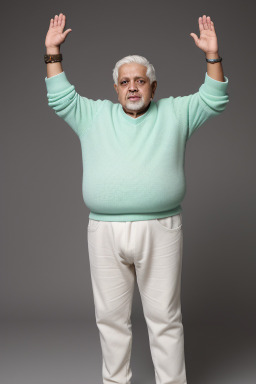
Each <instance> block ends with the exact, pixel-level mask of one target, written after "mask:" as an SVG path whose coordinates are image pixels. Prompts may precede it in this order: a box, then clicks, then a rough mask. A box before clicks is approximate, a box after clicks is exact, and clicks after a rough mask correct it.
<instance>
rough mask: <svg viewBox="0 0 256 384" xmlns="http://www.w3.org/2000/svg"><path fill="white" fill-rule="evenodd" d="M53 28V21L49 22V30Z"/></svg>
mask: <svg viewBox="0 0 256 384" xmlns="http://www.w3.org/2000/svg"><path fill="white" fill-rule="evenodd" d="M52 27H53V19H51V20H50V25H49V28H52Z"/></svg>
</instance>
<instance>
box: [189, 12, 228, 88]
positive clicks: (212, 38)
mask: <svg viewBox="0 0 256 384" xmlns="http://www.w3.org/2000/svg"><path fill="white" fill-rule="evenodd" d="M198 25H199V31H200V38H198V37H197V35H196V34H195V33H190V36H192V37H193V39H194V42H195V44H196V46H197V47H198V48H200V49H202V51H203V52H204V53H205V57H206V59H218V58H219V53H218V41H217V35H216V31H215V27H214V23H213V21H212V20H211V17H210V16H207V17H206V15H203V17H199V18H198ZM207 74H208V76H210V77H211V78H212V79H214V80H217V81H222V82H224V81H225V79H224V74H223V68H222V64H221V62H217V63H208V62H207Z"/></svg>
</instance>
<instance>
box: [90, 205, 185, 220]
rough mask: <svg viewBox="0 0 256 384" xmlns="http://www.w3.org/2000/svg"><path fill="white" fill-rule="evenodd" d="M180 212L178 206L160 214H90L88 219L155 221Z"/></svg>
mask: <svg viewBox="0 0 256 384" xmlns="http://www.w3.org/2000/svg"><path fill="white" fill-rule="evenodd" d="M180 212H182V207H181V205H179V206H178V207H176V208H174V209H170V210H168V211H164V212H163V211H161V212H149V213H125V214H105V213H96V212H92V211H91V212H90V214H89V219H93V220H100V221H140V220H155V219H160V218H163V217H168V216H174V215H177V214H178V213H180Z"/></svg>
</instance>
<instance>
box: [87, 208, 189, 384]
mask: <svg viewBox="0 0 256 384" xmlns="http://www.w3.org/2000/svg"><path fill="white" fill-rule="evenodd" d="M87 238H88V250H89V260H90V273H91V280H92V289H93V297H94V305H95V316H96V324H97V327H98V329H99V335H100V343H101V350H102V377H103V384H110V383H111V384H131V377H132V371H131V366H130V357H131V347H132V324H131V308H132V297H133V291H134V283H135V279H137V283H138V288H139V292H140V296H141V301H142V306H143V314H144V317H145V321H146V324H147V328H148V335H149V344H150V351H151V357H152V361H153V365H154V371H155V380H156V384H187V380H186V369H185V355H184V332H183V325H182V314H181V302H180V288H181V271H182V253H183V231H182V214H181V213H179V214H177V215H174V216H169V217H166V218H161V219H153V220H143V221H122V222H115V221H99V220H93V219H89V224H88V231H87Z"/></svg>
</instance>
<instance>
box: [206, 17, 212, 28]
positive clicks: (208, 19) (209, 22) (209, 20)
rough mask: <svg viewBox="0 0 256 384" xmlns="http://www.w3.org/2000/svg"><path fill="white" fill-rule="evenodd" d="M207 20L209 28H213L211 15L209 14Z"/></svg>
mask: <svg viewBox="0 0 256 384" xmlns="http://www.w3.org/2000/svg"><path fill="white" fill-rule="evenodd" d="M206 21H207V27H208V29H211V18H210V16H207V18H206Z"/></svg>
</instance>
